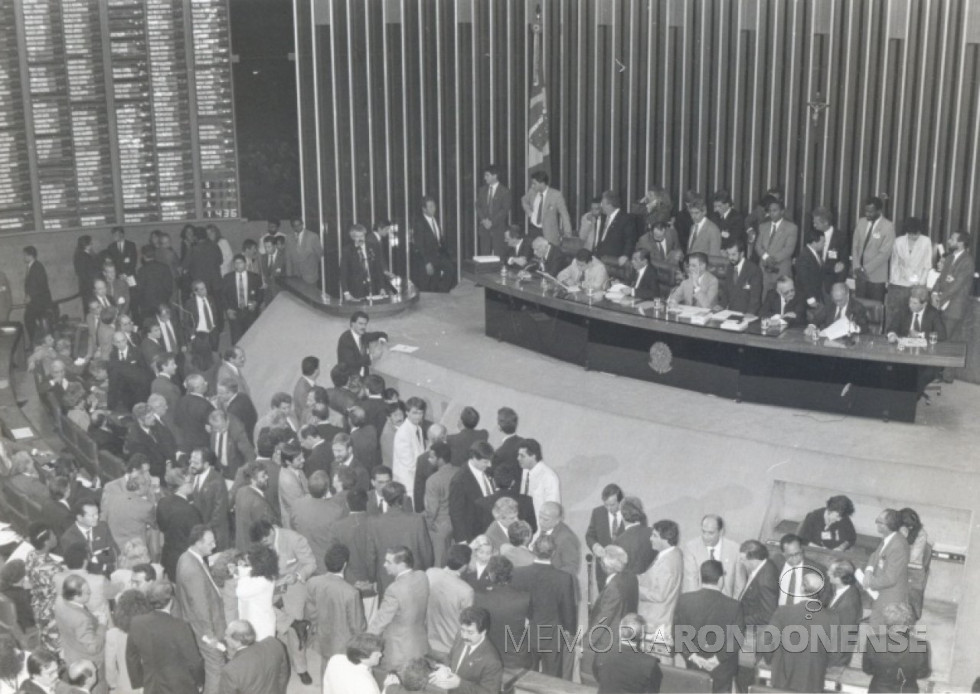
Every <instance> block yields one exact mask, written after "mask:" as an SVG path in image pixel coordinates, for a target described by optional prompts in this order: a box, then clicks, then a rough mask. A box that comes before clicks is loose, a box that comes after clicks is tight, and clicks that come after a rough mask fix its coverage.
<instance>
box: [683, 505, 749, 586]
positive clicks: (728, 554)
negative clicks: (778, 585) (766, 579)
mask: <svg viewBox="0 0 980 694" xmlns="http://www.w3.org/2000/svg"><path fill="white" fill-rule="evenodd" d="M724 535H725V521H724V520H722V518H721V516H716V515H713V514H709V515H707V516H705V517H704V518H702V519H701V535H700V537H696V538H694V539H692V540H689V541H688V542H687V544H685V545H684V583H683V588H682V589H681V592H683V593H691V592H693V591H695V590H701V564H703V563H704V562H706V561H708V560H709V559H714V560H715V561H720V562H721V565H722V568H723V569H724V570H725V575H724V580H723V581H722V584H721V592H722V593H724V594H725V595H727V596H728V597H730V598H738V596H739V595H740V594H741V592H742V584H743V583H744V580H743V579H744V577H743V576H741V573H740V571H739V558H740V557H741V554H740V553H739V551H738V543H736V542H733V541H732V540H729V539H728V538H727V537H725V536H724Z"/></svg>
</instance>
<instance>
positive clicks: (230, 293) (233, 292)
mask: <svg viewBox="0 0 980 694" xmlns="http://www.w3.org/2000/svg"><path fill="white" fill-rule="evenodd" d="M237 275H238V273H237V272H229V273H228V274H226V275H225V276H224V277H222V278H221V303H222V305H223V306H224V308H225V310H226V311H238V310H239V307H238V277H237ZM245 285H246V286H245V298H246V306H245V307H244V308H243V309H242V310H245V311H248V310H249V308H248V304H251V303H254V304H256V307H258V306H261V305H262V277H261V276H260V275H258V274H257V273H254V272H248V271H247V270H246V272H245Z"/></svg>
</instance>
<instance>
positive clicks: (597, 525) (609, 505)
mask: <svg viewBox="0 0 980 694" xmlns="http://www.w3.org/2000/svg"><path fill="white" fill-rule="evenodd" d="M601 498H602V505H601V506H596V507H595V508H594V509H592V517H591V518H590V519H589V527H588V529H587V530H586V531H585V546H586V547H588V549H589V550H591V552H592V555H593V557H594V558H595V559H594V561H595V579H596V589H597V590H602V588H603V587H604V586H605V585H606V572H605V570H604V569H603V568H602V562H601V561H600V560H601V559H602V555H603V554H604V553H605V548H606V547H608V546H609V545H610V544H612V542H613V541H614V540H615V539H616V538H617V537H619V535H620V533H622V532H623V529H624V526H623V514H622V513H621V512H620V510H619V507H620V504H621V503H622V502H623V490H622V489H621V488H620V487H619V485H618V484H607V485H606V486H605V487H604V488H603V490H602V497H601ZM647 544H649V535H648V540H647Z"/></svg>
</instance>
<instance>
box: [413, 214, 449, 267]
mask: <svg viewBox="0 0 980 694" xmlns="http://www.w3.org/2000/svg"><path fill="white" fill-rule="evenodd" d="M433 219H435V220H436V224H437V225H438V227H439V238H436V234H435V232H434V231H432V225H431V224H430V223H429V218H428V217H426V216H425V215H419V216H418V217H417V218H416V219H415V223H414V224H413V225H412V232H413V236H412V243H411V248H412V252H413V253H415V254H417V256H418V257H417V258H413V259H412V260H413V262H414V261H415V260H418V261H419V262H420V263H421V264H423V265H424V264H425V263H437V262H439V259H440V258H448V257H450V252H449V238H448V236H449V235H448V232H447V230H446V226H445V224H444V223H443V220H441V219H439V218H438V217H434V218H433Z"/></svg>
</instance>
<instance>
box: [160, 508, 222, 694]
mask: <svg viewBox="0 0 980 694" xmlns="http://www.w3.org/2000/svg"><path fill="white" fill-rule="evenodd" d="M188 539H189V540H190V543H191V546H190V548H188V550H187V551H186V552H184V553H183V554H182V555H180V559H178V560H177V581H176V583H177V585H176V586H175V587H174V588H175V593H174V604H173V609H172V610H171V612H172V614H173V616H174V617H176V618H177V619H183V620H184V621H185V622H188V623H189V624H190V625H191V629H192V630H193V631H194V636H195V637H196V638H197V647H198V649H199V650H200V651H201V656H203V658H204V692H205V694H217V692H218V691H219V686H220V683H221V669H222V668H223V667H224V664H225V657H224V654H223V653H222V652H221V651H220V650H218V648H217V646H218V644H219V643H220V642H221V639H222V638H224V635H225V627H226V626H227V625H226V624H225V608H224V603H223V602H222V600H221V591H220V590H218V585H217V584H216V583H215V582H214V578H212V577H211V571H210V570H209V569H208V566H207V556H208V555H209V554H211V552H213V551H214V547H215V542H214V533H213V532H212V531H211V529H210V528H208V527H207V526H206V525H195V526H194V527H193V528H191V532H190V536H189V538H188Z"/></svg>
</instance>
